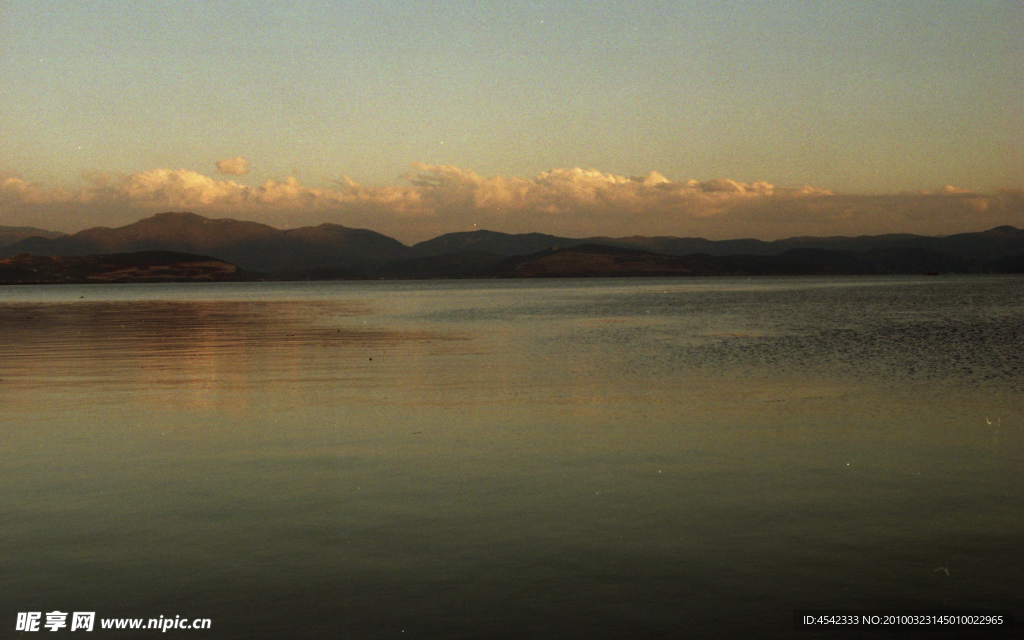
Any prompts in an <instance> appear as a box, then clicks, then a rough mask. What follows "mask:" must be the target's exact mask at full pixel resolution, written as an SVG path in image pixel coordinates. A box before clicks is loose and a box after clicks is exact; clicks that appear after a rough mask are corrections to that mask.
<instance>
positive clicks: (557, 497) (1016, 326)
mask: <svg viewBox="0 0 1024 640" xmlns="http://www.w3.org/2000/svg"><path fill="white" fill-rule="evenodd" d="M1022 345H1024V282H1022V281H1021V280H1020V279H1019V278H1017V279H1014V278H997V277H991V278H989V277H981V276H978V277H962V278H945V277H939V278H924V277H922V278H863V279H860V278H848V279H815V278H789V279H754V280H743V279H700V280H682V279H680V280H674V279H671V280H670V279H658V280H560V281H528V282H452V283H449V282H424V283H301V284H299V283H295V284H269V283H259V284H204V285H173V284H162V285H111V286H106V285H93V286H49V287H4V288H2V289H0V402H2V404H0V447H2V449H0V450H2V452H3V455H2V457H0V465H2V467H0V513H2V519H0V594H2V595H0V603H2V607H0V625H2V626H0V628H6V629H7V631H5V632H4V634H5V635H4V637H7V635H8V634H10V635H14V625H15V618H16V614H17V612H19V611H42V612H49V611H53V610H60V611H96V612H97V617H101V618H102V617H116V616H125V617H138V618H149V617H158V616H160V615H164V616H165V617H174V616H175V615H181V616H182V617H188V618H199V617H205V618H210V619H211V620H212V629H211V630H210V631H201V632H191V633H190V632H184V631H169V632H168V633H169V634H170V635H172V636H176V637H197V638H198V637H202V638H208V639H209V638H319V637H331V638H354V639H362V638H587V639H595V638H652V637H665V638H670V637H671V638H674V637H694V638H703V637H714V638H717V637H763V638H772V637H779V638H783V637H785V638H791V637H794V631H793V629H792V614H793V611H794V610H795V609H811V608H837V609H838V608H844V609H866V608H879V607H884V608H896V607H903V608H912V609H929V610H935V611H939V610H942V609H970V608H999V609H1004V610H1005V609H1010V610H1015V611H1016V613H1017V616H1018V618H1020V617H1021V615H1022V613H1024V606H1022V605H1024V594H1022V588H1021V586H1020V584H1021V583H1022V578H1021V575H1022V574H1024V509H1022V504H1024V401H1022V398H1024V395H1022V392H1024V350H1022V348H1021V347H1022ZM939 567H943V568H945V570H939ZM947 571H948V575H947V573H946V572H947ZM44 633H45V634H46V635H49V632H46V631H44ZM63 633H68V631H67V629H65V630H63ZM94 633H97V634H99V635H108V636H114V637H122V638H124V637H132V636H131V635H130V633H129V632H123V631H122V632H115V631H100V630H97V631H95V632H94ZM154 633H159V632H154V631H144V632H140V633H139V634H138V635H137V636H136V637H153V634H154ZM797 635H799V636H801V637H819V636H816V635H814V634H811V633H801V634H797ZM835 637H859V636H853V635H850V634H846V635H844V634H838V635H836V636H835Z"/></svg>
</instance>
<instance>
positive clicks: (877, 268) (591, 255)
mask: <svg viewBox="0 0 1024 640" xmlns="http://www.w3.org/2000/svg"><path fill="white" fill-rule="evenodd" d="M6 229H11V227H6ZM33 231H39V230H33ZM26 233H27V232H26ZM44 233H45V232H44ZM49 235H50V236H51V237H46V236H44V235H38V234H36V235H34V236H31V237H23V238H21V239H19V240H17V241H15V242H13V243H12V244H10V245H9V246H7V247H0V257H2V256H11V255H14V254H32V255H37V256H54V257H69V256H88V255H93V256H95V255H111V254H122V253H136V252H140V251H155V250H159V251H173V252H179V253H186V254H198V255H205V256H213V257H214V258H215V259H218V260H222V261H225V262H227V263H230V264H233V265H237V266H238V268H240V269H241V270H243V271H245V272H247V273H250V274H258V273H261V274H265V275H266V277H270V278H277V279H290V280H324V279H360V278H395V279H415V278H487V277H541V276H553V275H554V274H562V275H568V274H579V275H640V274H645V275H669V274H672V275H684V274H694V275H698V274H721V275H725V274H735V275H762V274H780V275H781V274H788V273H794V274H795V273H803V274H873V273H878V274H883V273H982V272H992V273H1004V272H1013V271H1015V270H1019V269H1020V267H1019V265H1020V263H1021V260H1022V258H1021V256H1024V231H1022V230H1020V229H1016V228H1014V227H1010V226H1002V227H996V228H994V229H989V230H988V231H982V232H976V233H963V234H957V235H953V236H948V237H931V236H918V235H912V234H887V235H878V236H857V237H827V238H816V237H799V238H787V239H784V240H775V241H771V242H768V241H763V240H757V239H752V238H747V239H738V240H707V239H704V238H678V237H670V236H657V237H643V236H633V237H625V238H606V237H598V238H566V237H560V236H552V235H547V234H542V233H526V234H508V233H501V232H496V231H483V230H481V231H471V232H459V233H449V234H445V235H442V236H438V237H437V238H433V239H432V240H427V241H425V242H420V243H418V244H415V245H413V246H412V247H409V246H406V245H404V244H402V243H401V242H399V241H397V240H395V239H393V238H390V237H388V236H385V235H383V234H380V233H377V232H375V231H370V230H367V229H353V228H349V227H344V226H341V225H336V224H326V223H325V224H321V225H318V226H315V227H301V228H298V229H288V230H281V229H276V228H274V227H271V226H268V225H264V224H260V223H256V222H246V221H240V220H232V219H210V218H206V217H203V216H200V215H196V214H194V213H185V212H179V213H174V212H169V213H160V214H157V215H154V216H151V217H149V218H144V219H142V220H139V221H138V222H135V223H132V224H129V225H126V226H123V227H118V228H108V227H94V228H92V229H86V230H84V231H79V232H78V233H74V234H70V235H60V234H54V233H52V232H51V233H50V234H49ZM599 247H603V248H599ZM610 249H616V251H611V250H610ZM668 258H685V260H669V259H668ZM513 259H514V260H513ZM509 260H512V261H511V262H509ZM527 273H529V274H533V275H532V276H526V275H525V274H527Z"/></svg>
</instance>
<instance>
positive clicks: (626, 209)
mask: <svg viewBox="0 0 1024 640" xmlns="http://www.w3.org/2000/svg"><path fill="white" fill-rule="evenodd" d="M168 210H177V211H183V210H188V211H194V212H195V213H199V214H202V215H206V216H210V217H233V218H239V219H248V220H258V221H261V222H266V223H268V224H273V225H275V226H281V227H285V226H292V227H294V226H303V225H315V224H319V223H321V222H333V223H337V224H344V225H347V226H351V227H363V228H369V229H373V230H375V231H380V232H381V233H385V234H388V235H391V236H394V237H396V238H398V239H400V240H402V241H404V242H414V241H419V240H424V239H427V238H430V237H433V236H436V235H439V234H441V233H446V232H450V231H463V230H470V229H492V230H496V231H505V232H509V233H525V232H531V231H538V232H542V233H552V234H559V235H567V236H574V237H586V236H598V235H611V236H629V235H674V236H701V237H707V238H716V239H721V238H738V237H757V238H762V239H773V238H779V237H787V236H794V235H859V234H871V233H889V232H909V233H925V234H946V233H958V232H961V231H971V230H980V229H984V228H989V227H992V226H996V225H1000V224H1013V225H1015V226H1024V207H1022V206H1021V198H1020V196H1019V194H1018V193H1017V192H1013V191H1007V192H1003V193H1002V194H1000V195H997V196H986V195H982V194H976V193H972V192H969V191H966V190H962V189H957V188H955V187H945V188H943V189H940V190H939V191H938V192H937V193H931V194H922V193H918V194H896V195H890V196H844V195H836V194H833V193H831V192H829V191H827V190H823V189H817V188H814V187H810V186H804V187H799V188H789V187H779V186H775V185H772V184H769V183H766V182H752V183H745V182H740V181H736V180H728V179H716V180H708V181H703V182H700V181H696V180H689V181H673V180H670V179H669V178H666V177H665V176H664V175H662V174H660V173H658V172H656V171H652V172H650V173H648V174H647V175H645V176H640V177H625V176H619V175H614V174H609V173H603V172H600V171H597V170H594V169H583V168H566V169H552V170H550V171H545V172H542V173H540V174H538V175H536V176H533V177H517V176H481V175H479V174H477V173H476V172H474V171H471V170H467V169H461V168H459V167H454V166H450V165H425V164H414V165H413V167H412V171H411V172H410V173H409V174H406V175H405V176H404V177H403V183H402V184H398V185H389V186H382V187H366V186H363V185H360V184H358V183H357V182H355V181H353V180H351V179H350V178H348V177H344V176H343V177H342V178H341V179H339V180H338V181H337V182H336V183H334V184H333V185H330V186H328V187H325V188H319V187H312V186H307V185H305V184H303V183H302V182H300V181H299V180H298V179H297V178H295V177H287V178H285V179H283V180H274V179H268V180H266V181H264V182H263V184H261V185H260V186H258V187H249V186H247V185H244V184H241V183H239V182H235V181H234V180H230V179H216V178H211V177H209V176H206V175H203V174H201V173H197V172H195V171H190V170H185V169H153V170H150V171H143V172H139V173H133V174H129V175H124V176H113V175H108V174H103V173H91V174H87V175H83V181H82V185H80V187H79V188H78V189H77V190H70V189H49V190H48V189H46V188H44V187H42V186H41V185H38V184H34V183H30V182H28V181H26V180H24V179H22V178H21V177H19V176H17V175H5V176H0V212H3V213H6V214H7V215H5V216H4V217H5V218H7V219H11V217H12V216H18V217H20V219H21V220H22V222H21V223H22V224H33V225H34V226H48V227H49V228H54V229H58V230H61V231H77V230H79V229H81V228H83V227H85V226H93V225H96V224H104V225H106V226H119V225H122V224H128V223H130V222H134V221H135V220H137V219H139V218H140V217H143V216H145V215H148V214H150V213H155V212H157V211H168ZM112 212H113V214H112ZM112 215H114V216H120V217H117V218H116V219H115V218H112V217H111V216H112ZM45 220H49V221H50V222H45ZM55 220H57V221H60V223H58V224H55V223H54V221H55ZM3 223H4V224H14V222H13V221H10V222H9V221H6V220H4V221H3ZM73 225H74V226H73Z"/></svg>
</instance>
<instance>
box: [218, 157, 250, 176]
mask: <svg viewBox="0 0 1024 640" xmlns="http://www.w3.org/2000/svg"><path fill="white" fill-rule="evenodd" d="M217 173H223V174H226V175H230V176H244V175H245V174H247V173H249V161H248V160H246V159H245V158H243V157H241V156H239V157H237V158H225V159H223V160H218V161H217Z"/></svg>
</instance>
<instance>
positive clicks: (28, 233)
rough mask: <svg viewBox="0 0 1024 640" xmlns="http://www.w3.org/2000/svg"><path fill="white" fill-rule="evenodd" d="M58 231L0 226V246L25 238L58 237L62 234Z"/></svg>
mask: <svg viewBox="0 0 1024 640" xmlns="http://www.w3.org/2000/svg"><path fill="white" fill-rule="evenodd" d="M63 235H64V234H63V233H60V232H59V231H46V230H45V229H37V228H35V227H4V226H0V247H6V246H7V245H9V244H14V243H15V242H18V241H19V240H24V239H25V238H35V237H39V238H47V239H53V238H59V237H61V236H63Z"/></svg>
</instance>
